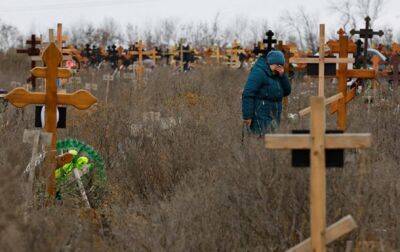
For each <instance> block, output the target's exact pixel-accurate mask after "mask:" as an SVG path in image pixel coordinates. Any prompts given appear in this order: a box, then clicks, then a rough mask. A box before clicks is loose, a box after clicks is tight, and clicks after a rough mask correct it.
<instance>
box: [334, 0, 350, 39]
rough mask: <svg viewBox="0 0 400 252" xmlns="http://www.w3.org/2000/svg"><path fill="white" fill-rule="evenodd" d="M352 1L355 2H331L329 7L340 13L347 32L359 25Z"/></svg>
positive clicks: (348, 0)
mask: <svg viewBox="0 0 400 252" xmlns="http://www.w3.org/2000/svg"><path fill="white" fill-rule="evenodd" d="M352 2H354V0H353V1H352V0H343V1H342V2H340V1H339V2H338V1H330V2H329V9H330V10H332V11H334V12H336V13H338V14H339V15H340V21H341V24H342V27H343V29H344V30H345V31H346V32H348V31H350V30H351V29H353V28H354V29H355V28H356V27H357V18H356V15H354V11H353V4H352Z"/></svg>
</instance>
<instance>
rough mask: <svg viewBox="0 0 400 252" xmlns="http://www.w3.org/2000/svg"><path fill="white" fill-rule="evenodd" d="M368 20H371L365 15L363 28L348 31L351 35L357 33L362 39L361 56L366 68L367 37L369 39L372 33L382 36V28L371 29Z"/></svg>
mask: <svg viewBox="0 0 400 252" xmlns="http://www.w3.org/2000/svg"><path fill="white" fill-rule="evenodd" d="M370 21H371V18H370V17H369V16H367V17H366V18H365V28H364V29H360V30H359V31H356V30H355V29H352V30H351V31H350V34H351V35H355V34H358V35H359V36H360V38H363V39H364V56H363V66H364V69H367V63H368V39H371V38H372V37H373V36H374V35H378V36H379V37H382V36H383V31H382V30H379V31H377V32H376V31H374V30H373V29H371V27H370Z"/></svg>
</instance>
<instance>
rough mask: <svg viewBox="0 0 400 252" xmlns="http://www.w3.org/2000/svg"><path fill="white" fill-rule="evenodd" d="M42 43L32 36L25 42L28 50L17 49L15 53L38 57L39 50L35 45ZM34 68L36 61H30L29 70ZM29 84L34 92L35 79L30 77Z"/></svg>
mask: <svg viewBox="0 0 400 252" xmlns="http://www.w3.org/2000/svg"><path fill="white" fill-rule="evenodd" d="M41 43H42V41H41V40H40V39H36V35H35V34H32V35H31V39H29V40H27V41H26V44H27V45H30V47H29V48H27V49H17V53H26V54H28V55H29V56H30V57H32V56H39V55H40V49H39V48H37V47H36V46H37V45H40V44H41ZM35 67H36V61H35V60H34V59H31V68H32V69H33V68H35ZM30 79H31V84H32V90H33V91H35V89H36V77H35V76H33V75H31V78H30Z"/></svg>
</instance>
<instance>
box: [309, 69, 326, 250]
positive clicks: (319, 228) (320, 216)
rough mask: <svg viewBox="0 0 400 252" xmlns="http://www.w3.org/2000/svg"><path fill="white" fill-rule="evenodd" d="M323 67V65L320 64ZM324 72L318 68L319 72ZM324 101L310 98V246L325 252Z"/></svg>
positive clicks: (321, 98) (318, 98)
mask: <svg viewBox="0 0 400 252" xmlns="http://www.w3.org/2000/svg"><path fill="white" fill-rule="evenodd" d="M321 65H324V64H320V66H321ZM321 70H324V69H323V68H322V69H321V68H320V71H321ZM324 103H325V101H324V98H323V97H311V142H312V144H311V183H310V190H311V191H310V201H311V208H310V210H311V246H312V251H321V252H324V251H326V248H325V244H326V240H325V228H326V199H325V196H326V182H325V180H326V175H325V173H326V171H325V139H324V136H325V130H326V126H325V104H324Z"/></svg>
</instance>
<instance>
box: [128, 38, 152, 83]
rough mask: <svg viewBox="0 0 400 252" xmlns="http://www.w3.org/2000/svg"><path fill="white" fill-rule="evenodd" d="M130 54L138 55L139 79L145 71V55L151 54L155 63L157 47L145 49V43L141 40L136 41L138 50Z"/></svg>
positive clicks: (136, 70)
mask: <svg viewBox="0 0 400 252" xmlns="http://www.w3.org/2000/svg"><path fill="white" fill-rule="evenodd" d="M130 55H138V61H137V66H136V68H135V72H136V77H137V80H141V79H142V76H143V73H144V66H143V56H149V57H150V58H151V59H152V60H153V61H154V63H156V60H157V51H156V50H155V49H152V50H150V51H144V45H143V42H142V41H141V40H139V42H138V43H136V51H133V52H130Z"/></svg>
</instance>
